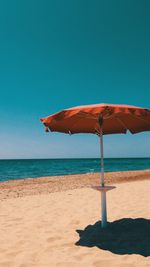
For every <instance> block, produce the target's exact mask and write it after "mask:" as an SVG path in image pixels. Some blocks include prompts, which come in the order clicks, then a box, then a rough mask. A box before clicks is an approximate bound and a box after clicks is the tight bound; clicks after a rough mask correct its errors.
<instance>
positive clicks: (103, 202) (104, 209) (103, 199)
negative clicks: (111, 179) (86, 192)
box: [100, 125, 107, 228]
mask: <svg viewBox="0 0 150 267" xmlns="http://www.w3.org/2000/svg"><path fill="white" fill-rule="evenodd" d="M101 126H102V125H101ZM100 152H101V187H104V188H103V189H104V190H101V213H102V216H101V217H102V222H101V225H102V228H105V227H106V226H107V206H106V190H105V181H104V149H103V131H102V127H100Z"/></svg>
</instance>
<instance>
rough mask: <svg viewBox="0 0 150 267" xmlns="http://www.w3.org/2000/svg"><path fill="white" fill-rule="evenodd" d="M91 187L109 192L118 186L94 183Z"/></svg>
mask: <svg viewBox="0 0 150 267" xmlns="http://www.w3.org/2000/svg"><path fill="white" fill-rule="evenodd" d="M91 188H93V189H95V190H98V191H100V192H107V191H110V190H112V189H115V188H116V186H112V185H106V186H105V185H104V186H100V185H93V186H92V187H91Z"/></svg>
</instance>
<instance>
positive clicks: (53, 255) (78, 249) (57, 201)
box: [0, 170, 150, 267]
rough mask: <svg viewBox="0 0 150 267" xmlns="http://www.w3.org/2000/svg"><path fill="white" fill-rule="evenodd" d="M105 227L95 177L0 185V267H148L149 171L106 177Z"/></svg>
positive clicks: (12, 182) (16, 182)
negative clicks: (95, 186)
mask: <svg viewBox="0 0 150 267" xmlns="http://www.w3.org/2000/svg"><path fill="white" fill-rule="evenodd" d="M106 181H107V183H108V184H109V183H110V184H112V182H113V184H115V185H116V189H114V190H112V191H110V192H109V193H108V194H107V204H108V221H109V224H108V228H107V229H103V230H102V229H101V228H100V219H101V217H100V204H101V203H100V202H101V200H100V194H99V192H98V191H95V190H93V189H91V188H90V186H91V185H95V184H98V183H99V174H86V175H73V176H63V177H45V178H38V179H28V180H20V181H18V180H16V181H9V182H4V183H1V184H0V200H1V201H0V218H1V220H0V222H1V227H0V241H1V242H0V267H30V266H37V267H47V266H49V267H51V266H52V267H53V266H62V267H63V266H73V267H74V266H75V267H76V266H77V267H78V266H79V267H80V266H82V267H85V266H89V267H90V266H94V267H99V266H100V267H110V266H111V267H143V266H145V267H149V266H150V245H149V244H150V204H149V200H150V199H149V188H150V170H145V171H130V172H119V173H107V174H106Z"/></svg>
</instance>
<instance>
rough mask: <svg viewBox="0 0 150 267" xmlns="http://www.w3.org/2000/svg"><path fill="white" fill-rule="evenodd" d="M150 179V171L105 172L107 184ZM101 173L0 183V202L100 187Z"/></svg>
mask: <svg viewBox="0 0 150 267" xmlns="http://www.w3.org/2000/svg"><path fill="white" fill-rule="evenodd" d="M146 179H150V169H146V170H137V171H120V172H105V181H106V184H116V183H122V182H131V181H137V180H146ZM99 183H100V173H99V172H96V173H86V174H74V175H63V176H46V177H38V178H26V179H19V180H9V181H5V182H0V200H5V199H8V198H17V197H24V196H29V195H39V194H49V193H54V192H61V191H67V190H73V189H77V188H83V187H90V186H92V185H99Z"/></svg>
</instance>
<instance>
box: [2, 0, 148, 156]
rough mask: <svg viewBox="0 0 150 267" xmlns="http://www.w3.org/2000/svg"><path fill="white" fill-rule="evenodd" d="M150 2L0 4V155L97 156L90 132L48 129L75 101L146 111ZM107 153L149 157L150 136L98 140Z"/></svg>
mask: <svg viewBox="0 0 150 267" xmlns="http://www.w3.org/2000/svg"><path fill="white" fill-rule="evenodd" d="M149 11H150V1H149V0H144V1H141V0H126V1H120V0H103V1H102V0H97V1H96V0H92V1H88V0H86V1H83V0H75V1H70V0H53V1H51V0H43V1H39V0H36V1H35V0H32V1H31V0H30V1H29V0H26V1H20V0H14V1H10V0H5V1H1V3H0V37H1V41H0V121H1V123H0V158H44V157H49V158H53V157H98V156H99V143H98V139H97V137H96V136H95V135H83V134H81V135H80V134H79V135H73V136H68V135H64V134H57V133H53V134H46V133H45V132H44V129H43V126H42V124H41V123H40V121H39V118H40V117H44V116H47V115H49V114H51V113H54V112H56V111H59V110H61V109H63V108H68V107H71V106H76V105H81V104H82V105H83V104H93V103H118V104H119V103H124V104H132V105H138V106H142V107H147V108H150V15H149V14H150V13H149ZM104 141H105V156H106V157H121V156H123V157H130V156H131V157H132V156H136V157H138V156H147V157H148V156H150V133H149V132H147V133H141V134H137V135H131V134H127V135H110V136H106V137H105V138H104Z"/></svg>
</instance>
